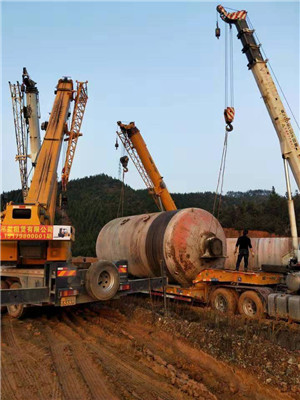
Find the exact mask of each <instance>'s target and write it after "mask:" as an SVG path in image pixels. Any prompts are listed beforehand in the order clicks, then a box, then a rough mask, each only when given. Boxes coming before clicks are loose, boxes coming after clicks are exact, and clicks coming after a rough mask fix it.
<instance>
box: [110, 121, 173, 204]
mask: <svg viewBox="0 0 300 400" xmlns="http://www.w3.org/2000/svg"><path fill="white" fill-rule="evenodd" d="M118 125H119V127H120V130H121V131H120V132H118V131H117V134H118V136H119V138H120V140H121V142H122V143H123V145H124V147H125V149H126V151H127V153H128V155H129V156H130V158H131V160H132V162H133V163H134V165H135V166H136V168H137V170H138V172H139V174H140V175H141V177H142V179H143V181H144V183H145V184H146V187H147V188H148V190H149V193H150V194H152V195H153V197H154V200H155V202H156V204H157V206H158V208H159V209H160V210H161V211H164V210H166V211H172V210H177V208H176V205H175V203H174V201H173V199H172V197H171V195H170V192H169V191H168V189H167V187H166V184H165V183H164V181H163V178H162V176H161V175H160V173H159V171H158V169H157V167H156V165H155V163H154V161H153V159H152V157H151V155H150V153H149V150H148V149H147V146H146V143H145V142H144V139H143V138H142V135H141V133H140V131H139V130H138V128H137V127H136V126H135V123H134V122H130V124H128V125H126V124H122V122H120V121H119V122H118Z"/></svg>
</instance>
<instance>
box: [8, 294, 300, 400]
mask: <svg viewBox="0 0 300 400" xmlns="http://www.w3.org/2000/svg"><path fill="white" fill-rule="evenodd" d="M126 301H128V300H127V299H124V300H119V302H118V303H113V305H100V306H96V307H92V308H90V307H86V306H83V307H78V308H76V309H45V310H44V309H43V310H41V309H40V310H38V312H37V313H36V315H33V316H31V317H30V318H27V319H25V320H23V321H18V320H14V319H11V318H10V317H8V316H7V315H5V316H4V317H3V319H2V343H1V344H2V399H3V400H23V399H26V400H27V399H29V400H36V399H40V400H48V399H49V400H50V399H51V400H58V399H62V400H63V399H64V400H98V399H99V400H115V399H116V400H117V399H128V400H129V399H130V400H131V399H142V400H174V399H178V400H181V399H182V400H189V399H203V400H204V399H205V400H215V399H222V400H227V399H228V400H229V399H234V400H235V399H236V400H239V399H254V400H267V399H270V400H278V399H282V400H285V399H286V400H288V399H294V400H295V399H299V398H300V389H299V387H298V383H299V380H298V381H297V379H298V378H297V375H298V376H299V374H300V358H299V352H297V351H291V350H286V349H283V348H282V347H280V346H278V345H274V344H272V349H273V351H272V352H273V355H274V359H275V358H276V359H277V358H279V359H280V363H282V365H284V368H289V371H290V372H289V374H288V375H287V376H285V375H280V376H281V377H280V380H281V381H282V382H281V381H280V382H277V380H276V378H275V377H274V373H273V374H272V368H273V369H274V368H275V364H276V363H275V364H274V363H273V360H272V359H271V360H269V361H268V360H267V361H266V364H267V363H268V362H271V363H272V367H271V368H270V371H271V372H270V373H269V375H266V373H265V370H266V368H265V366H264V365H263V364H264V362H261V371H260V369H259V365H260V363H259V362H258V366H257V365H254V366H251V365H250V364H251V363H249V368H247V365H246V367H245V368H244V367H243V366H242V365H239V362H237V361H236V360H232V362H229V360H227V361H225V360H226V358H228V357H227V356H226V354H227V353H226V349H225V350H224V351H223V353H222V354H224V357H223V359H222V357H220V356H218V357H216V356H213V353H214V351H217V350H218V349H220V343H221V342H222V340H221V341H218V340H217V339H216V338H215V339H213V340H212V342H214V343H215V346H214V345H213V343H212V346H211V347H210V348H211V349H212V351H209V346H208V345H209V343H210V340H209V337H210V336H211V335H212V334H213V333H214V332H217V331H218V329H216V330H215V329H213V332H209V331H210V330H211V329H209V330H208V331H207V332H206V331H205V329H207V321H206V322H205V323H204V322H203V321H202V323H201V322H200V321H194V322H190V321H188V320H186V319H183V318H182V315H179V316H178V318H171V317H163V316H161V315H159V314H158V313H156V312H153V310H152V311H151V309H149V307H147V306H145V307H144V306H143V305H141V299H140V300H139V301H138V303H136V302H135V301H133V302H132V303H130V302H129V305H128V304H126ZM142 302H144V300H142ZM145 303H146V301H145ZM139 304H140V305H139ZM193 319H194V320H195V318H194V317H193ZM197 324H198V326H197ZM202 328H203V329H202ZM204 328H205V329H204ZM223 328H224V327H223ZM223 328H222V326H221V330H222V331H223V332H224V335H225V336H226V329H225V328H226V327H225V328H224V329H223ZM196 332H199V334H197V335H196ZM205 332H206V333H205ZM222 335H223V334H221V336H222ZM196 336H197V338H196ZM225 336H224V337H223V339H224V340H225V342H226V340H227V342H226V343H228V339H226V337H225ZM211 337H213V336H211ZM221 339H222V338H221ZM234 340H235V339H234ZM240 342H241V343H240ZM240 342H239V343H240V345H237V347H243V346H244V344H243V342H242V339H241V341H240ZM201 343H202V345H201ZM203 343H205V345H207V346H208V347H207V349H206V346H204V344H203ZM261 346H262V348H261V349H263V348H265V347H266V344H265V343H264V342H263V341H262V342H261ZM218 351H219V350H218ZM241 351H242V350H241ZM209 352H210V353H211V354H209ZM253 357H255V354H254V355H253ZM237 359H238V357H237ZM291 360H292V361H291ZM245 362H246V361H245ZM284 363H286V365H285V364H284ZM280 365H281V364H280ZM298 367H299V368H298ZM276 368H277V367H276ZM278 368H279V367H278ZM284 371H287V370H286V369H284ZM297 371H298V373H297ZM279 372H280V371H279ZM280 373H281V372H280ZM268 376H270V377H271V378H268ZM266 379H267V381H265V380H266ZM268 379H269V380H268ZM270 379H271V380H270ZM282 383H283V385H282ZM298 389H299V390H298Z"/></svg>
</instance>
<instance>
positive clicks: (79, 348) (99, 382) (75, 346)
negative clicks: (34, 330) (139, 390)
mask: <svg viewBox="0 0 300 400" xmlns="http://www.w3.org/2000/svg"><path fill="white" fill-rule="evenodd" d="M49 328H50V329H51V330H52V331H53V334H55V337H56V339H59V340H61V339H60V338H63V341H65V342H66V343H68V346H69V347H70V350H71V352H72V356H73V357H74V361H75V363H76V365H77V367H78V370H79V372H80V375H81V377H82V379H83V381H84V383H85V385H86V387H87V390H88V391H89V397H90V398H91V399H97V400H107V399H110V400H117V399H118V397H116V396H115V395H114V393H112V391H110V390H109V389H108V382H107V380H106V378H105V376H104V374H103V373H102V372H101V371H100V369H99V367H98V365H97V363H95V362H94V361H93V359H92V358H91V357H90V355H89V354H88V353H87V351H86V346H85V345H84V344H82V343H81V340H78V335H77V334H76V333H75V332H73V331H72V330H69V331H68V329H67V330H66V329H65V326H64V323H63V322H61V321H59V320H56V321H54V322H51V324H49ZM80 339H81V338H80Z"/></svg>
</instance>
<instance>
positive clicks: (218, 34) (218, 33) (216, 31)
mask: <svg viewBox="0 0 300 400" xmlns="http://www.w3.org/2000/svg"><path fill="white" fill-rule="evenodd" d="M215 35H216V38H217V39H219V37H220V36H221V29H220V28H219V24H218V20H217V26H216V29H215Z"/></svg>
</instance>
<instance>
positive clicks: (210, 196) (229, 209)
mask: <svg viewBox="0 0 300 400" xmlns="http://www.w3.org/2000/svg"><path fill="white" fill-rule="evenodd" d="M121 186H122V184H121V182H120V181H119V180H117V179H113V178H111V177H109V176H107V175H105V174H101V175H95V176H90V177H85V178H81V179H75V180H72V181H70V182H69V185H68V215H69V217H70V219H71V221H72V224H73V225H74V226H75V228H76V242H75V243H74V248H73V254H74V256H76V255H82V256H88V255H89V256H94V255H95V242H96V239H97V235H98V233H99V231H100V229H101V227H102V226H103V225H105V224H106V223H107V222H108V221H110V220H111V219H114V218H116V217H117V216H121V215H122V213H121V212H120V210H119V213H118V208H119V203H120V192H121ZM172 196H173V198H174V201H175V203H176V205H177V207H178V208H188V207H199V208H203V209H205V210H208V211H210V212H212V209H213V203H214V197H215V195H214V193H212V192H204V193H201V192H198V193H174V194H172ZM294 200H295V207H296V215H299V214H300V196H299V195H298V194H296V195H295V198H294ZM7 201H13V202H16V203H18V202H20V201H21V192H20V191H18V190H15V191H11V192H7V193H3V194H2V195H1V209H2V210H3V208H4V206H5V203H6V202H7ZM120 208H121V207H120ZM156 211H157V208H156V205H155V203H154V201H153V199H152V198H151V197H150V196H149V194H148V192H147V190H134V189H132V188H131V187H130V186H127V185H126V186H125V190H124V211H123V215H124V216H126V215H135V214H142V213H147V212H156ZM56 219H57V220H56V223H61V222H62V221H61V218H60V216H59V215H57V218H56ZM219 220H220V222H221V224H222V225H223V227H226V228H233V229H236V230H241V229H244V228H247V229H249V230H262V231H267V232H269V233H270V234H276V235H280V236H284V235H289V220H288V212H287V204H286V198H285V197H283V196H280V195H278V194H277V193H276V192H275V189H274V188H273V189H272V190H271V191H269V190H250V191H247V192H228V193H227V194H226V195H225V196H223V197H222V202H221V207H220V211H219ZM297 222H298V229H300V219H298V221H297Z"/></svg>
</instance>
